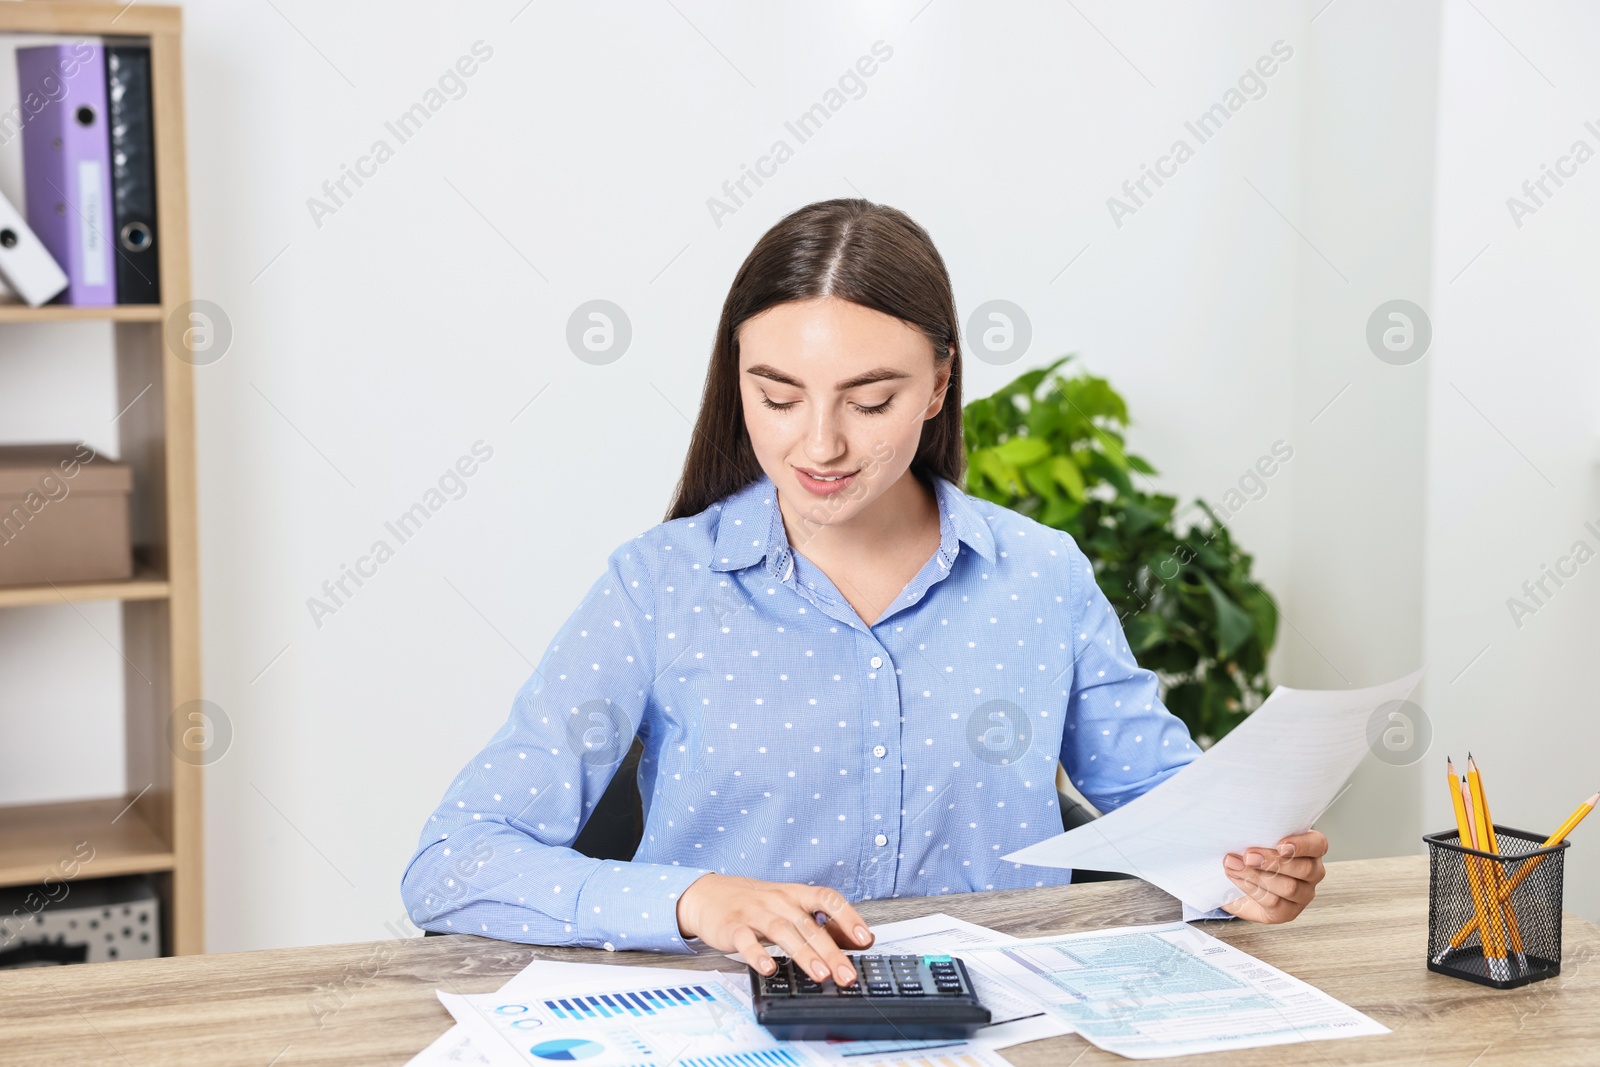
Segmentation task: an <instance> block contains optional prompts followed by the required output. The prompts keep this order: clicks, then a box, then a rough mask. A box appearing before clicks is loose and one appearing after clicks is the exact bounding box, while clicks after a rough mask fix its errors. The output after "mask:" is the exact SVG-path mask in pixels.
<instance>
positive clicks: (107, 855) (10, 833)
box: [0, 797, 173, 886]
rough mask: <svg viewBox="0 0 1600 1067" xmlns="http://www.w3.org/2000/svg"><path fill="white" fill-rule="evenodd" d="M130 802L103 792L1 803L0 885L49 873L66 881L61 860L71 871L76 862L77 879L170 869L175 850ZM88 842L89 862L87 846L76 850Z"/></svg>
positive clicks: (29, 882)
mask: <svg viewBox="0 0 1600 1067" xmlns="http://www.w3.org/2000/svg"><path fill="white" fill-rule="evenodd" d="M128 801H129V798H128V797H102V798H98V799H95V800H69V801H63V802H61V803H57V804H29V805H26V806H19V807H9V808H0V886H19V885H38V884H39V883H40V882H42V881H44V878H45V876H46V875H48V874H50V873H51V872H55V877H56V879H57V880H58V881H66V880H67V879H66V878H64V877H63V869H62V868H61V867H59V866H58V864H60V863H62V861H67V864H68V865H67V867H66V868H65V870H66V871H68V872H70V871H72V870H73V865H74V864H77V873H76V874H75V875H74V876H73V880H77V879H82V878H108V877H110V876H112V875H117V874H140V873H144V872H149V871H170V870H172V867H173V862H172V849H171V848H170V847H168V845H167V843H166V842H164V841H162V840H161V837H160V836H159V835H158V834H157V833H156V832H155V831H154V830H152V829H151V828H150V826H149V824H148V823H146V822H145V821H144V820H143V819H141V818H140V817H139V814H138V812H137V811H135V810H134V809H133V808H131V807H129V806H128ZM124 809H126V810H124ZM113 819H115V820H116V821H115V822H113V821H112V820H113ZM84 841H87V842H88V843H89V848H92V849H93V850H94V852H93V857H92V858H91V859H89V860H88V862H86V863H85V862H82V861H83V859H84V858H85V857H87V856H89V855H90V853H89V851H88V849H84V850H83V851H82V852H75V851H74V849H75V847H76V846H77V845H78V844H79V842H84Z"/></svg>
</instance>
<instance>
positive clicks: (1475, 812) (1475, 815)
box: [1461, 755, 1510, 977]
mask: <svg viewBox="0 0 1600 1067" xmlns="http://www.w3.org/2000/svg"><path fill="white" fill-rule="evenodd" d="M1467 758H1468V759H1469V760H1470V759H1471V758H1472V757H1471V756H1470V755H1469V756H1468V757H1467ZM1461 802H1462V803H1463V804H1465V805H1466V808H1467V830H1468V831H1469V832H1470V833H1471V835H1472V846H1471V847H1473V848H1475V849H1477V850H1478V851H1479V852H1487V851H1489V849H1488V846H1487V843H1486V842H1485V841H1484V840H1483V812H1482V811H1481V810H1480V805H1479V803H1478V797H1477V796H1476V795H1475V794H1474V793H1473V791H1472V786H1471V785H1470V784H1469V783H1468V781H1467V777H1466V776H1463V777H1462V779H1461ZM1469 862H1472V863H1475V864H1477V867H1478V878H1479V880H1480V881H1481V882H1482V883H1483V892H1484V895H1485V897H1486V898H1487V899H1488V901H1489V910H1490V913H1491V914H1492V915H1493V916H1494V923H1493V925H1492V928H1491V930H1490V933H1491V934H1492V935H1493V936H1494V938H1495V939H1496V947H1497V948H1498V949H1499V952H1497V953H1496V960H1498V962H1499V963H1500V964H1501V965H1502V966H1505V965H1506V963H1505V959H1506V927H1505V917H1504V916H1503V915H1501V913H1500V910H1499V909H1500V904H1499V894H1498V890H1499V888H1500V885H1499V883H1498V882H1496V881H1495V879H1494V873H1493V869H1492V868H1493V866H1494V864H1493V863H1492V862H1491V861H1489V860H1486V859H1483V858H1482V857H1481V856H1475V857H1473V858H1472V860H1470V861H1469ZM1479 940H1480V941H1481V940H1482V936H1481V928H1480V936H1479ZM1484 959H1485V960H1489V954H1488V953H1487V952H1485V953H1484ZM1489 962H1490V968H1489V970H1490V977H1494V973H1493V972H1494V970H1495V968H1494V966H1493V963H1494V962H1495V961H1493V960H1490V961H1489ZM1506 976H1507V977H1510V974H1509V970H1508V972H1507V975H1506Z"/></svg>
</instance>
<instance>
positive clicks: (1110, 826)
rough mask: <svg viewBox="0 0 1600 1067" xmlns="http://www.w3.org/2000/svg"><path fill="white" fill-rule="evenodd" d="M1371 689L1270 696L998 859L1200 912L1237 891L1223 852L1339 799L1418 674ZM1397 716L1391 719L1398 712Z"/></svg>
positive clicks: (1293, 824) (1403, 715) (1302, 821)
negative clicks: (1112, 883) (1095, 808)
mask: <svg viewBox="0 0 1600 1067" xmlns="http://www.w3.org/2000/svg"><path fill="white" fill-rule="evenodd" d="M1422 673H1423V672H1422V670H1421V669H1418V670H1415V671H1413V672H1411V673H1410V674H1408V675H1406V676H1405V677H1404V678H1399V679H1397V680H1395V681H1392V682H1387V683H1385V684H1383V685H1375V686H1371V687H1370V688H1367V689H1290V688H1288V687H1287V686H1281V685H1280V686H1278V687H1277V688H1276V689H1274V690H1273V691H1272V695H1271V696H1269V697H1267V699H1266V700H1264V701H1262V703H1261V706H1260V707H1259V708H1257V709H1256V710H1255V711H1253V712H1251V713H1250V714H1249V715H1247V716H1245V718H1244V721H1243V722H1241V723H1239V725H1238V726H1235V727H1234V728H1233V730H1232V731H1230V732H1229V733H1228V735H1227V736H1226V737H1224V738H1223V739H1222V740H1220V741H1218V742H1217V743H1216V744H1214V745H1212V746H1211V747H1210V748H1209V749H1207V750H1206V751H1205V752H1203V753H1201V755H1200V757H1199V758H1198V759H1196V760H1195V761H1194V762H1192V763H1190V764H1189V765H1187V766H1186V767H1184V768H1183V769H1181V770H1179V771H1178V772H1177V773H1176V774H1174V775H1173V776H1172V777H1171V778H1168V779H1167V780H1166V781H1164V782H1162V783H1161V784H1160V785H1158V786H1156V787H1155V788H1154V789H1151V790H1150V791H1149V792H1147V793H1145V794H1143V795H1142V796H1139V797H1136V798H1134V799H1133V800H1131V801H1129V802H1128V803H1127V804H1124V805H1123V806H1122V807H1120V808H1116V809H1114V810H1112V811H1110V812H1107V813H1106V814H1105V815H1103V816H1101V817H1100V818H1098V819H1095V820H1094V821H1092V822H1088V823H1085V824H1084V825H1082V826H1079V827H1076V828H1074V829H1072V830H1068V831H1067V832H1066V833H1063V834H1058V835H1056V836H1055V837H1052V838H1049V839H1048V840H1045V841H1040V842H1039V843H1037V844H1033V845H1029V846H1028V847H1027V848H1023V849H1019V850H1017V851H1016V852H1013V853H1011V854H1010V855H1008V856H1003V857H1001V858H1002V859H1006V860H1010V861H1012V862H1014V863H1031V864H1034V865H1036V866H1040V867H1084V868H1088V869H1090V870H1099V871H1121V872H1123V873H1124V874H1131V875H1133V876H1135V877H1137V878H1143V879H1144V880H1145V881H1147V882H1149V883H1150V884H1152V885H1155V886H1159V887H1160V888H1162V889H1164V890H1166V891H1167V892H1168V893H1171V894H1172V895H1173V896H1175V897H1177V898H1178V899H1179V900H1182V901H1184V902H1185V903H1187V904H1189V905H1190V906H1191V907H1194V908H1198V909H1200V910H1201V911H1209V910H1211V909H1212V908H1219V907H1221V906H1222V905H1224V904H1226V903H1228V902H1229V901H1231V900H1236V899H1238V898H1239V897H1242V896H1244V891H1243V890H1242V889H1240V888H1239V887H1238V886H1236V885H1234V884H1233V882H1232V881H1230V880H1229V879H1228V877H1227V875H1226V874H1225V873H1224V870H1223V866H1222V858H1223V856H1225V855H1227V854H1228V853H1229V852H1243V850H1245V849H1247V848H1250V847H1252V846H1262V847H1266V848H1271V847H1273V846H1274V845H1276V844H1277V843H1278V839H1279V838H1281V837H1284V836H1285V835H1287V834H1297V833H1302V832H1304V831H1306V830H1308V829H1310V828H1311V826H1312V824H1313V823H1315V822H1316V821H1317V819H1318V818H1319V817H1321V815H1322V813H1323V812H1324V811H1326V810H1327V809H1328V808H1329V807H1330V806H1331V805H1332V804H1333V802H1334V801H1335V800H1336V799H1338V796H1339V793H1340V791H1341V790H1342V789H1343V787H1344V784H1345V782H1347V781H1348V780H1349V778H1350V776H1351V775H1352V774H1354V773H1355V769H1356V766H1357V765H1358V764H1359V763H1360V762H1361V761H1362V759H1363V758H1364V757H1365V756H1366V755H1367V753H1368V751H1369V747H1370V746H1375V745H1382V744H1385V743H1387V742H1389V741H1391V740H1392V739H1393V738H1394V737H1395V736H1396V734H1397V732H1402V731H1403V730H1404V729H1405V728H1407V727H1414V726H1415V725H1416V724H1415V723H1411V722H1410V720H1409V719H1407V716H1414V715H1415V714H1416V708H1415V707H1413V706H1410V705H1403V704H1402V702H1403V701H1404V700H1405V699H1406V698H1407V697H1409V696H1410V695H1411V693H1412V691H1413V690H1415V689H1416V686H1417V683H1418V682H1419V681H1420V680H1421V679H1422ZM1397 717H1398V718H1397Z"/></svg>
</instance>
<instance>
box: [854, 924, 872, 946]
mask: <svg viewBox="0 0 1600 1067" xmlns="http://www.w3.org/2000/svg"><path fill="white" fill-rule="evenodd" d="M871 936H872V935H871V934H869V933H867V928H866V927H865V926H858V927H856V940H857V941H860V942H863V943H865V942H866V940H867V938H869V937H871Z"/></svg>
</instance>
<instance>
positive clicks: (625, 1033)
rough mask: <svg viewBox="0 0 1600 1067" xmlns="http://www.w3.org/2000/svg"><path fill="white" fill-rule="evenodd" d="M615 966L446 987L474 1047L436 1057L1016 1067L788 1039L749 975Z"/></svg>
mask: <svg viewBox="0 0 1600 1067" xmlns="http://www.w3.org/2000/svg"><path fill="white" fill-rule="evenodd" d="M557 966H559V965H557ZM610 970H612V971H614V972H617V973H615V974H614V976H613V980H612V981H610V982H608V983H606V984H604V985H592V984H588V983H585V987H584V988H576V989H575V988H573V986H572V985H571V984H566V985H562V986H559V987H556V988H555V989H552V988H550V987H546V988H544V989H538V988H530V987H528V986H526V985H524V986H522V987H521V988H517V989H509V988H508V989H502V990H501V991H500V992H497V993H480V994H468V995H465V996H462V995H456V994H452V993H445V992H443V991H439V992H438V994H437V995H438V997H439V1001H440V1002H441V1003H442V1004H443V1005H444V1006H445V1008H446V1009H447V1010H448V1011H449V1012H450V1014H451V1015H452V1016H453V1017H454V1018H455V1021H456V1023H457V1024H458V1028H459V1029H460V1030H462V1031H464V1034H465V1036H466V1037H467V1038H469V1039H470V1049H471V1052H470V1053H469V1052H468V1048H467V1046H464V1045H461V1044H460V1043H459V1042H453V1043H450V1044H448V1045H441V1044H440V1042H435V1044H434V1046H430V1050H431V1053H432V1055H433V1056H435V1057H437V1059H435V1062H438V1061H439V1060H442V1059H443V1057H444V1056H445V1055H454V1056H458V1057H460V1056H463V1055H470V1054H472V1053H475V1054H476V1055H477V1056H479V1057H481V1059H480V1060H479V1061H476V1062H486V1063H489V1064H491V1065H495V1067H499V1065H504V1067H525V1065H528V1064H534V1065H538V1067H550V1061H552V1060H557V1061H571V1060H583V1061H585V1064H584V1067H844V1065H846V1064H848V1065H850V1067H1008V1064H1007V1063H1006V1061H1005V1060H1004V1059H1002V1058H1001V1057H1000V1055H999V1054H998V1053H996V1052H994V1051H992V1050H990V1049H985V1048H981V1047H977V1046H973V1045H969V1044H966V1043H964V1042H961V1041H959V1040H957V1041H837V1042H827V1041H781V1040H779V1039H777V1038H775V1037H773V1036H772V1035H771V1034H769V1033H768V1032H767V1031H766V1030H765V1029H764V1028H762V1027H761V1026H760V1024H758V1023H757V1022H756V1020H755V1015H754V1013H753V1012H752V1011H751V1007H750V997H749V992H748V989H747V986H748V979H747V978H746V976H744V975H727V974H719V973H718V972H715V971H692V972H689V971H682V970H671V971H669V970H665V969H661V970H657V969H656V968H649V969H648V971H647V973H646V974H640V973H639V972H640V971H641V970H646V969H644V968H635V967H613V968H610ZM630 972H631V973H630ZM651 978H656V979H657V980H655V981H648V979H651ZM436 1046H438V1047H436ZM446 1062H448V1061H446ZM458 1062H460V1061H459V1060H458ZM467 1062H473V1061H467Z"/></svg>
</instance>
